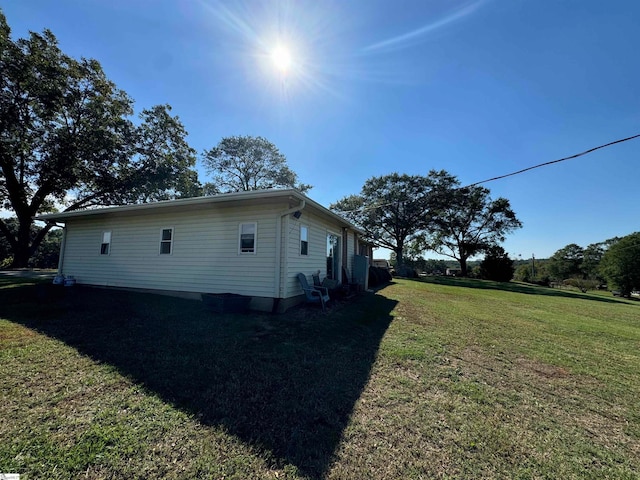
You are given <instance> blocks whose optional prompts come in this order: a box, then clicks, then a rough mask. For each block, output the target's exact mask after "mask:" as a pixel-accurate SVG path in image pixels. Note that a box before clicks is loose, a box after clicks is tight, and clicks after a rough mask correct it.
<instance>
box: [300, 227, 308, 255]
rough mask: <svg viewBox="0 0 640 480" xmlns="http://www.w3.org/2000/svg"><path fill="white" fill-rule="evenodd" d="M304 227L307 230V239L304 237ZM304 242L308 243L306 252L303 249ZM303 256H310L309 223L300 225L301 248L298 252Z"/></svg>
mask: <svg viewBox="0 0 640 480" xmlns="http://www.w3.org/2000/svg"><path fill="white" fill-rule="evenodd" d="M303 229H304V230H305V231H306V232H305V233H306V239H304V240H303V239H302V231H303ZM303 243H306V247H307V251H306V252H304V251H303V249H302V246H303ZM298 253H299V254H300V256H301V257H308V256H309V226H308V225H300V250H299V252H298Z"/></svg>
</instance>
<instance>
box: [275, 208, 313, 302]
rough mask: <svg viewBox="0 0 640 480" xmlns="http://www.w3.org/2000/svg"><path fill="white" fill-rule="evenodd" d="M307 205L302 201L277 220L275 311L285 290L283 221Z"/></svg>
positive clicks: (285, 258) (281, 214) (281, 213)
mask: <svg viewBox="0 0 640 480" xmlns="http://www.w3.org/2000/svg"><path fill="white" fill-rule="evenodd" d="M306 205H307V201H306V200H301V201H300V204H299V205H297V206H295V207H292V208H290V209H288V210H285V211H284V212H280V214H279V215H278V217H277V218H276V268H275V279H274V280H275V288H274V298H275V299H276V300H275V302H274V310H275V309H276V308H277V303H276V302H278V301H279V300H278V299H280V298H282V297H283V296H284V292H283V288H282V270H283V265H282V248H283V233H282V219H283V218H284V217H285V216H287V215H290V214H292V213H294V212H297V211H298V210H303V209H304V207H305V206H306ZM286 232H289V228H288V226H287V229H286ZM284 263H285V265H284V267H285V268H284V269H285V270H286V265H287V263H288V262H287V256H286V255H285V257H284Z"/></svg>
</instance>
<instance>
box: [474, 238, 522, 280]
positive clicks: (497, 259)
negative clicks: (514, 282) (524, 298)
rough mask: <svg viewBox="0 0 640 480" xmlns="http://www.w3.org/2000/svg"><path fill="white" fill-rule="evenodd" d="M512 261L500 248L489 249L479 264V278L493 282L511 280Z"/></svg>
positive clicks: (513, 269)
mask: <svg viewBox="0 0 640 480" xmlns="http://www.w3.org/2000/svg"><path fill="white" fill-rule="evenodd" d="M514 271H515V268H514V267H513V260H511V259H510V258H509V256H508V255H507V253H506V252H505V251H504V249H503V248H502V247H498V246H495V247H493V248H491V249H490V250H489V251H488V252H487V255H486V256H485V257H484V260H482V262H481V263H480V277H481V278H483V279H485V280H493V281H495V282H509V281H511V279H512V278H513V272H514Z"/></svg>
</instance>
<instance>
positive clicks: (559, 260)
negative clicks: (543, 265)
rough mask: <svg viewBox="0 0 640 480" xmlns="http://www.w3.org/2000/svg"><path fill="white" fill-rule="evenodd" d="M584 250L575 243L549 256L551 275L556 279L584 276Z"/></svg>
mask: <svg viewBox="0 0 640 480" xmlns="http://www.w3.org/2000/svg"><path fill="white" fill-rule="evenodd" d="M583 259H584V250H583V249H582V247H581V246H579V245H576V244H575V243H570V244H569V245H567V246H565V247H562V248H561V249H560V250H558V251H557V252H555V253H554V254H553V255H552V256H551V257H550V258H549V275H551V277H552V278H553V279H554V280H566V279H568V278H573V277H580V278H582V277H583V268H582V262H583Z"/></svg>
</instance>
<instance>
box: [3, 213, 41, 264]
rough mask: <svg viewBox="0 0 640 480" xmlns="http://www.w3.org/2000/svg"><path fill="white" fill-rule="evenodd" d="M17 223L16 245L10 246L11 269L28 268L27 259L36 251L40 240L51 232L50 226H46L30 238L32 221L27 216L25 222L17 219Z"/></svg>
mask: <svg viewBox="0 0 640 480" xmlns="http://www.w3.org/2000/svg"><path fill="white" fill-rule="evenodd" d="M18 221H19V222H20V223H19V226H18V234H17V235H16V240H17V243H16V245H12V250H13V262H12V263H11V268H27V267H28V266H29V259H30V258H31V255H33V254H34V252H35V251H36V250H37V249H38V247H39V246H40V244H41V243H42V240H44V237H45V236H46V235H47V233H48V232H49V230H51V226H50V225H47V226H46V227H44V228H42V229H41V230H40V231H38V233H37V234H36V236H35V237H34V238H33V239H32V238H31V226H32V219H31V217H30V216H29V217H28V218H27V219H26V220H25V219H23V218H19V219H18Z"/></svg>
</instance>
